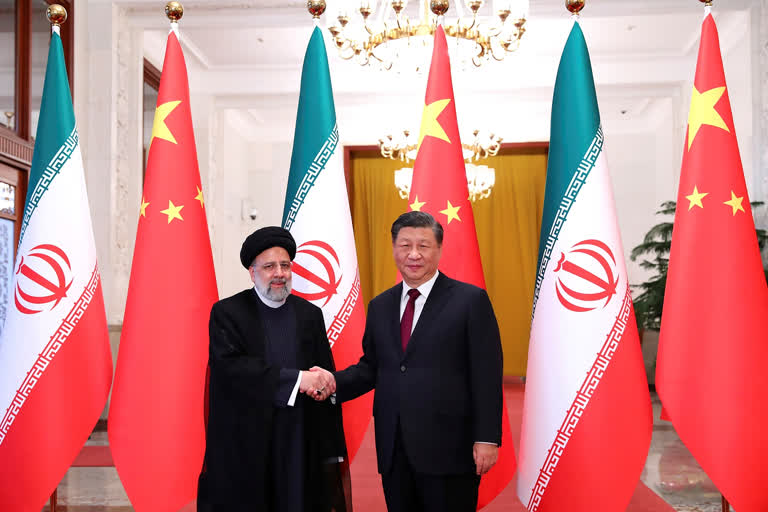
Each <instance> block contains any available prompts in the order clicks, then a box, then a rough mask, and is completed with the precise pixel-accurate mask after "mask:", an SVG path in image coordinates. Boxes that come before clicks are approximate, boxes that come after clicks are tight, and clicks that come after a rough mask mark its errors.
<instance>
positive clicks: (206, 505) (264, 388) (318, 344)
mask: <svg viewBox="0 0 768 512" xmlns="http://www.w3.org/2000/svg"><path fill="white" fill-rule="evenodd" d="M286 306H288V308H289V310H292V311H293V315H292V316H293V317H294V318H293V320H292V321H290V322H289V325H286V326H285V329H286V330H287V329H291V330H292V331H291V332H290V334H294V333H295V336H289V338H291V339H292V341H293V342H294V343H295V346H296V355H295V357H296V361H297V368H298V369H302V370H307V369H309V368H311V367H312V366H320V367H322V368H326V369H329V370H331V371H332V370H333V368H334V365H333V358H332V356H331V350H330V346H329V344H328V339H327V337H326V333H325V324H324V322H323V315H322V312H321V310H320V309H319V308H318V307H316V306H314V305H312V304H311V303H309V302H308V301H306V300H304V299H301V298H299V297H296V296H293V295H290V296H289V297H288V299H287V301H286ZM262 307H263V304H261V300H260V299H259V298H258V296H257V295H256V292H255V291H254V290H253V289H248V290H244V291H242V292H240V293H238V294H236V295H233V296H232V297H229V298H226V299H223V300H221V301H219V302H217V303H216V304H214V306H213V308H212V310H211V319H210V325H209V329H210V347H209V366H210V384H209V400H210V409H209V417H208V428H207V436H206V439H207V444H206V451H205V460H204V464H203V469H202V472H201V474H200V481H199V485H198V510H199V511H201V512H202V511H206V512H208V511H216V512H219V511H222V512H223V511H241V510H242V511H246V510H248V511H259V512H262V511H263V512H278V511H277V510H275V508H276V506H275V503H276V499H275V495H274V494H275V491H274V489H273V485H272V482H273V480H274V475H273V473H274V470H275V467H274V462H273V457H274V455H275V446H276V443H279V442H285V439H286V436H285V435H278V434H277V433H276V432H275V429H276V428H280V429H281V432H282V427H281V426H280V425H281V424H282V422H284V421H285V419H286V418H285V417H283V418H281V416H286V415H285V414H281V413H280V411H281V410H282V408H281V407H280V406H279V404H276V397H278V396H285V394H284V392H283V393H281V392H280V388H281V386H282V387H283V388H285V385H286V382H287V380H286V375H290V373H291V372H290V369H286V368H284V367H281V366H280V365H279V364H270V363H271V362H272V361H275V352H274V351H275V347H274V343H279V341H280V340H275V339H270V338H274V337H275V336H274V334H273V335H272V336H269V334H268V331H269V332H274V330H273V329H267V326H266V325H265V318H264V313H263V311H262V309H261V308H262ZM278 359H282V360H284V359H283V358H278ZM286 370H288V371H286ZM293 375H296V374H295V373H293ZM293 384H295V377H294V379H293ZM291 387H292V386H291ZM295 407H296V409H295V410H294V411H284V412H288V414H287V416H288V417H290V416H293V417H295V418H296V421H298V422H301V425H299V428H297V429H295V432H299V437H298V439H297V442H298V443H300V448H301V449H302V450H303V453H302V457H301V459H302V463H301V464H302V471H303V473H304V480H303V482H302V483H301V484H302V485H297V487H296V489H297V490H298V489H302V488H303V489H302V491H303V503H304V510H305V511H307V512H310V511H311V512H324V511H331V510H343V509H344V504H343V502H344V499H343V496H344V493H343V491H342V489H341V481H342V479H341V477H340V471H341V467H340V465H339V464H338V463H335V462H332V461H336V460H338V458H339V457H343V458H345V459H346V457H347V454H346V447H345V443H344V431H343V426H342V419H341V407H340V405H335V404H333V403H332V402H331V401H330V400H326V401H324V402H315V401H314V400H312V399H311V398H309V397H307V396H305V395H303V394H299V395H298V396H297V398H296V404H295ZM299 410H300V411H301V412H300V413H298V411H299ZM293 412H296V413H297V414H291V413H293ZM276 413H277V414H276ZM278 455H279V453H278ZM286 456H288V457H290V455H289V454H286ZM349 510H350V508H347V511H349Z"/></svg>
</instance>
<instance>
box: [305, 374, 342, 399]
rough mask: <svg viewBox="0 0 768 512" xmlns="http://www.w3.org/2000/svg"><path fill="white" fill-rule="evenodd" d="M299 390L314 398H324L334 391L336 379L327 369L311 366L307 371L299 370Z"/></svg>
mask: <svg viewBox="0 0 768 512" xmlns="http://www.w3.org/2000/svg"><path fill="white" fill-rule="evenodd" d="M299 391H301V392H302V393H306V394H307V395H309V396H311V397H312V398H314V399H315V400H318V401H319V400H325V399H326V398H328V397H329V396H331V394H333V393H335V392H336V379H334V377H333V374H332V373H331V372H329V371H328V370H325V369H323V368H320V367H319V366H313V367H312V368H310V370H309V371H303V372H301V384H299Z"/></svg>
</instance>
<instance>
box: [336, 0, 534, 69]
mask: <svg viewBox="0 0 768 512" xmlns="http://www.w3.org/2000/svg"><path fill="white" fill-rule="evenodd" d="M484 3H485V2H484V1H483V0H459V1H457V2H456V12H457V14H458V17H457V18H456V19H453V20H450V21H449V20H444V19H443V18H444V15H445V13H446V12H447V11H448V7H449V1H448V0H419V6H420V9H419V12H420V14H419V18H418V19H411V17H409V16H408V15H407V14H406V13H405V9H406V7H407V4H408V0H379V1H377V0H337V1H336V2H329V4H330V5H329V9H330V10H331V12H330V13H329V17H328V31H329V32H330V33H331V35H332V36H333V41H334V44H335V45H336V49H337V50H338V53H339V56H340V57H341V58H342V59H345V60H355V61H356V62H358V63H359V64H360V65H362V66H378V67H379V68H380V69H385V70H389V69H393V67H394V68H395V69H397V70H401V69H409V68H410V69H415V70H417V71H421V70H422V69H423V68H424V66H425V65H428V63H429V54H430V52H431V48H432V40H433V35H434V33H435V29H436V28H437V25H438V23H441V24H443V27H444V29H445V35H446V36H448V38H449V41H448V42H449V44H450V43H454V44H455V46H456V47H457V50H458V62H459V64H460V66H461V67H466V66H467V63H468V62H471V63H472V64H473V65H474V66H476V67H480V66H482V65H483V64H484V63H485V62H489V61H491V60H497V61H501V60H504V57H505V56H506V55H507V54H508V53H512V52H514V51H516V50H517V49H518V48H519V46H520V39H521V38H522V37H523V34H524V33H525V22H526V16H527V15H528V0H493V2H492V3H493V6H492V12H493V14H492V15H491V16H483V15H481V14H480V10H481V8H482V7H483V4H484ZM334 4H335V5H334ZM376 4H379V5H378V7H377V6H376ZM462 4H464V5H462ZM355 10H356V11H357V13H358V14H359V15H355V16H354V18H355V19H354V20H353V19H352V16H353V12H354V11H355ZM430 12H431V14H430ZM374 18H375V19H374ZM451 38H452V39H453V40H452V39H451Z"/></svg>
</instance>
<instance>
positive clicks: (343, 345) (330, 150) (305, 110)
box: [283, 27, 373, 459]
mask: <svg viewBox="0 0 768 512" xmlns="http://www.w3.org/2000/svg"><path fill="white" fill-rule="evenodd" d="M283 227H284V228H285V229H288V230H290V232H291V234H292V235H293V237H294V238H295V239H296V245H297V247H298V249H297V251H296V259H295V260H294V262H293V293H294V295H298V296H299V297H303V298H305V299H307V300H309V301H311V302H312V303H314V304H316V305H317V306H319V307H320V308H322V310H323V317H324V318H325V327H326V329H327V331H328V341H329V342H330V344H331V350H332V352H333V359H334V362H335V364H336V368H346V367H347V366H349V365H351V364H354V363H356V362H357V361H359V360H360V357H361V356H362V355H363V348H362V342H361V341H362V338H363V328H364V327H365V314H364V311H363V303H362V297H361V295H360V273H359V271H358V268H357V252H356V250H355V238H354V234H353V233H352V217H351V215H350V213H349V198H348V196H347V183H346V180H345V178H344V165H343V160H342V156H341V154H340V148H339V131H338V127H337V126H336V110H335V109H334V106H333V90H332V89H331V76H330V73H329V71H328V56H327V55H326V53H325V45H324V43H323V36H322V33H321V32H320V29H319V28H318V27H315V29H314V30H313V32H312V36H311V38H310V40H309V45H308V46H307V53H306V54H305V56H304V67H303V69H302V71H301V92H300V93H299V108H298V114H297V115H296V132H295V134H294V138H293V153H292V155H291V170H290V173H289V175H288V187H287V190H286V192H285V208H284V210H283ZM372 404H373V393H368V394H366V395H364V396H362V397H360V398H358V399H357V400H353V401H351V402H345V403H344V404H343V414H344V433H345V435H346V441H347V451H348V452H349V457H350V459H351V458H354V456H355V453H357V449H358V448H359V447H360V443H361V442H362V440H363V436H364V435H365V431H366V430H367V429H368V424H369V423H370V421H371V409H372Z"/></svg>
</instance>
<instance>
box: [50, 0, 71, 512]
mask: <svg viewBox="0 0 768 512" xmlns="http://www.w3.org/2000/svg"><path fill="white" fill-rule="evenodd" d="M45 15H46V17H47V18H48V21H49V22H50V24H51V35H53V34H54V33H55V34H59V36H61V25H62V23H64V22H65V21H67V10H66V9H65V8H64V6H63V5H59V4H51V5H49V6H48V9H46V11H45ZM58 497H59V487H58V486H56V488H55V489H54V490H53V493H52V494H51V497H50V499H49V501H48V503H49V504H50V511H51V512H56V503H57V501H58Z"/></svg>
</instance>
